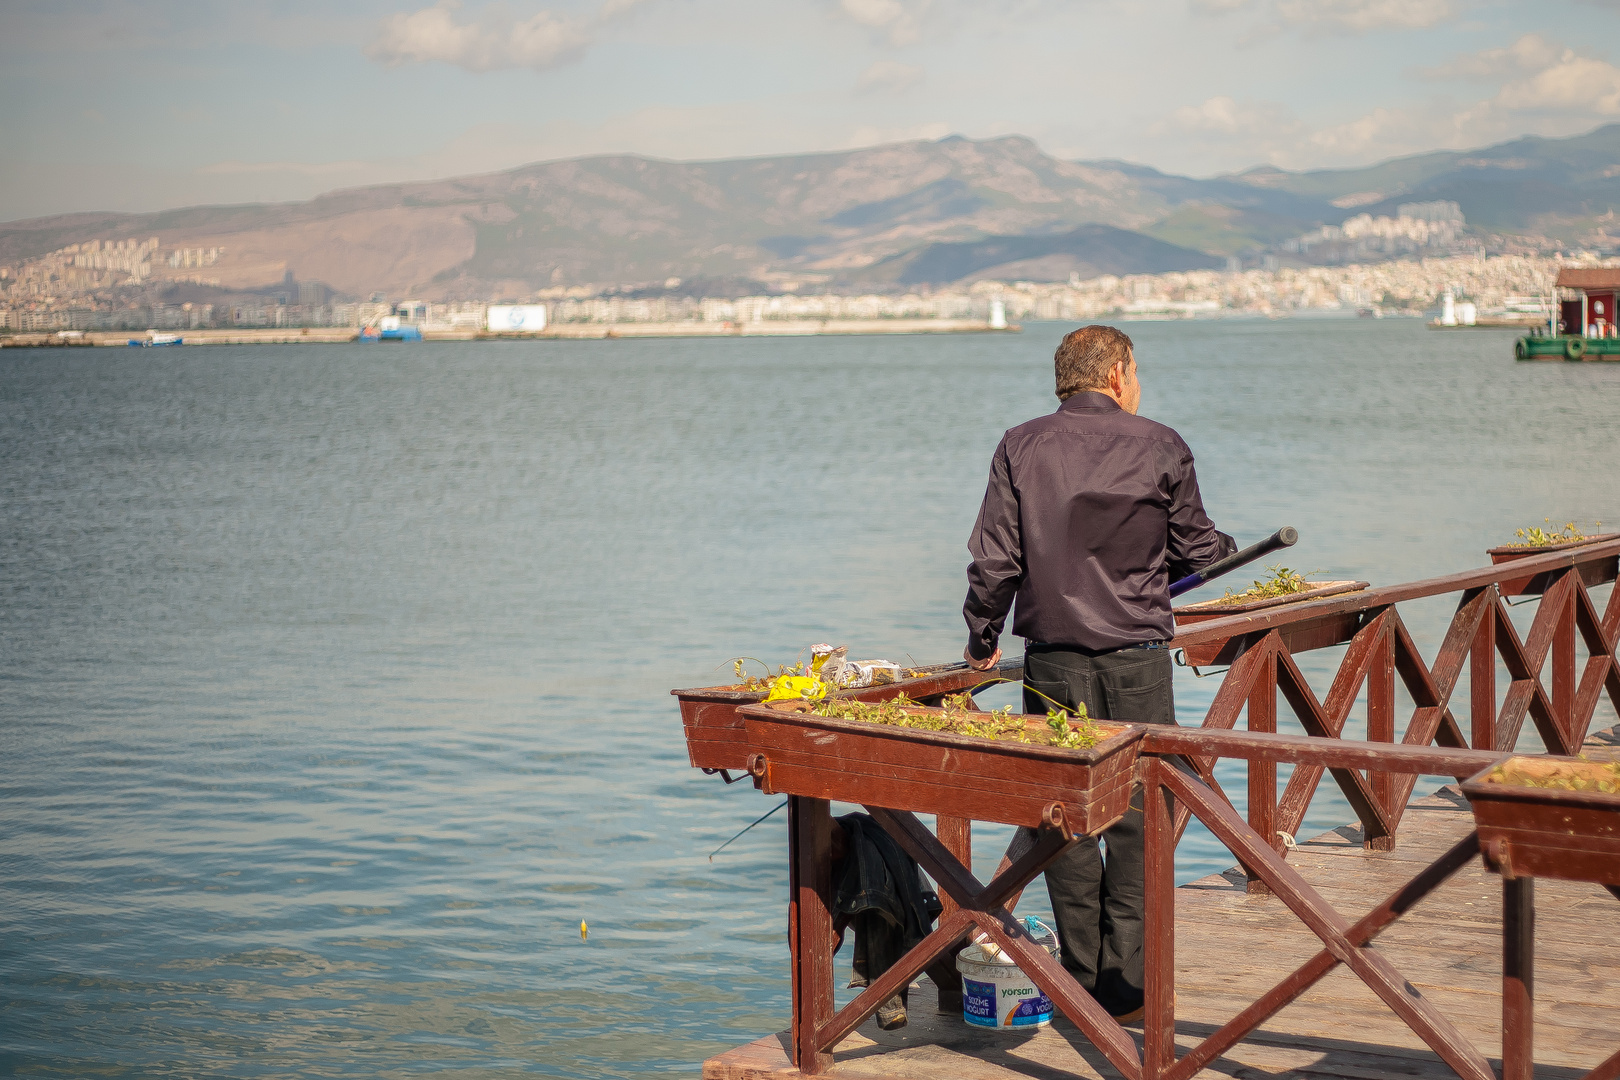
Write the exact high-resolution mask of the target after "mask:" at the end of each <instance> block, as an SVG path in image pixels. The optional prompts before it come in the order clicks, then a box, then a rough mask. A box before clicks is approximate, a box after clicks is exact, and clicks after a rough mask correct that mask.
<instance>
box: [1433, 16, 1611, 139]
mask: <svg viewBox="0 0 1620 1080" xmlns="http://www.w3.org/2000/svg"><path fill="white" fill-rule="evenodd" d="M1421 74H1422V75H1424V76H1425V77H1427V78H1430V79H1439V80H1448V79H1481V80H1489V81H1492V82H1497V83H1499V84H1500V85H1501V89H1500V90H1499V91H1498V92H1497V94H1496V96H1495V97H1493V98H1490V99H1489V100H1487V101H1482V102H1479V103H1478V104H1477V105H1475V106H1474V107H1473V109H1472V110H1470V112H1471V113H1472V114H1474V115H1480V116H1483V115H1486V114H1492V113H1514V112H1533V113H1553V114H1566V115H1573V116H1586V117H1592V118H1598V117H1608V116H1614V115H1616V114H1620V68H1616V67H1615V66H1614V65H1613V64H1611V63H1609V62H1608V61H1607V60H1602V59H1599V58H1598V57H1594V56H1588V55H1583V54H1581V53H1578V52H1576V51H1575V50H1574V49H1571V48H1569V47H1568V46H1565V45H1562V44H1560V43H1558V42H1556V41H1549V40H1548V39H1546V38H1544V37H1542V36H1541V35H1540V34H1525V35H1523V36H1522V37H1520V38H1518V39H1517V40H1516V41H1514V42H1513V44H1511V45H1509V46H1507V47H1506V48H1501V49H1485V50H1483V51H1482V52H1477V53H1471V54H1469V55H1467V56H1461V57H1458V58H1457V59H1455V60H1452V61H1450V62H1449V63H1446V64H1442V65H1440V66H1439V67H1437V68H1431V69H1429V70H1427V71H1424V72H1421Z"/></svg>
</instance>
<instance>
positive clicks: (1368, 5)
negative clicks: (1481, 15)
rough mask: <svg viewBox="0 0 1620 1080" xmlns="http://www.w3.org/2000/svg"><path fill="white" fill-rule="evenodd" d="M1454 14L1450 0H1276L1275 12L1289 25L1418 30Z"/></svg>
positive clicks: (1359, 29)
mask: <svg viewBox="0 0 1620 1080" xmlns="http://www.w3.org/2000/svg"><path fill="white" fill-rule="evenodd" d="M1456 14H1457V5H1456V3H1455V2H1454V0H1277V15H1278V17H1279V18H1280V19H1281V20H1282V22H1283V23H1284V24H1286V25H1289V26H1327V27H1337V28H1339V29H1343V30H1354V31H1366V30H1420V29H1423V28H1425V27H1429V26H1434V25H1436V24H1438V23H1442V22H1445V21H1446V20H1448V19H1450V18H1452V17H1454V16H1455V15H1456Z"/></svg>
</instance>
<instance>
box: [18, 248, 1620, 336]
mask: <svg viewBox="0 0 1620 1080" xmlns="http://www.w3.org/2000/svg"><path fill="white" fill-rule="evenodd" d="M79 247H80V250H79V251H73V252H65V253H53V256H52V262H53V264H54V265H55V266H57V267H58V268H59V273H58V276H57V277H55V278H52V279H49V280H47V279H46V278H45V276H43V275H42V273H41V271H40V269H39V263H38V262H36V263H31V264H28V265H26V266H24V267H22V268H0V330H6V331H13V332H38V331H63V330H65V331H76V330H137V329H156V330H183V329H198V328H208V327H250V328H265V327H269V328H286V327H362V326H368V325H374V324H377V323H378V322H379V321H380V320H382V319H384V318H390V317H392V318H402V319H403V320H404V321H405V322H407V323H411V324H414V325H419V326H421V327H422V328H423V329H424V330H429V331H431V330H435V329H440V330H450V329H462V330H470V329H482V328H485V327H487V326H488V325H489V323H488V318H487V313H488V309H489V307H490V306H491V305H493V304H501V303H513V302H517V303H525V304H529V305H536V304H539V305H544V306H545V308H546V315H547V321H548V322H549V323H551V324H610V325H611V324H617V323H730V324H747V323H759V322H770V321H773V320H818V321H819V320H841V319H845V320H855V319H860V320H872V319H985V318H988V317H989V313H990V310H991V306H992V303H993V302H995V301H1000V302H1001V305H1002V308H1003V310H1004V311H1005V314H1006V317H1007V318H1009V319H1014V320H1019V321H1029V320H1041V319H1056V320H1066V321H1078V320H1088V319H1100V318H1117V319H1186V318H1217V317H1235V316H1258V317H1265V318H1282V317H1287V316H1294V315H1310V314H1331V313H1336V312H1338V313H1361V314H1371V315H1378V316H1400V315H1406V316H1416V315H1421V314H1423V313H1424V312H1427V311H1432V310H1434V309H1436V308H1437V307H1438V306H1439V305H1440V302H1441V297H1442V296H1443V295H1444V294H1446V293H1447V292H1449V293H1450V294H1451V295H1452V296H1453V297H1455V298H1456V299H1457V300H1459V301H1467V302H1468V303H1471V304H1472V305H1473V307H1474V310H1476V311H1477V312H1478V313H1479V315H1480V316H1481V317H1485V318H1503V319H1509V320H1517V321H1524V322H1533V321H1536V320H1537V319H1541V318H1544V317H1545V316H1544V314H1543V312H1544V309H1543V307H1542V304H1543V302H1544V298H1546V297H1549V296H1550V295H1551V294H1552V288H1553V281H1554V279H1555V278H1556V277H1557V274H1558V271H1559V269H1560V268H1562V267H1566V266H1598V265H1601V264H1602V261H1603V260H1602V259H1601V258H1600V257H1599V256H1598V255H1597V254H1595V253H1589V252H1588V253H1575V254H1571V255H1563V256H1537V255H1494V256H1475V255H1452V256H1443V257H1429V258H1418V259H1398V260H1387V261H1380V262H1365V263H1349V264H1345V265H1337V266H1292V265H1287V264H1278V265H1271V266H1268V267H1261V268H1257V269H1248V270H1236V271H1232V270H1227V271H1217V270H1201V271H1188V272H1175V273H1165V274H1133V275H1124V276H1115V275H1104V276H1100V277H1094V278H1089V279H1081V278H1080V277H1079V276H1078V275H1074V276H1072V277H1071V278H1070V280H1069V281H1066V282H1030V281H997V280H981V281H976V282H973V283H972V284H969V285H955V286H943V287H937V288H932V289H916V290H912V291H907V292H903V293H876V292H873V293H865V294H857V295H843V294H834V293H816V292H779V293H774V294H763V293H762V294H758V295H747V296H741V297H713V296H704V295H691V294H690V293H686V292H683V291H682V290H681V282H680V281H679V280H678V279H673V280H672V281H669V282H665V283H663V285H664V286H665V287H664V288H662V289H660V290H657V292H658V294H657V295H651V296H649V295H646V293H647V292H648V291H650V290H645V289H639V290H630V289H618V288H601V287H594V286H574V287H569V288H561V287H556V288H550V289H543V290H540V291H539V292H538V293H536V294H534V295H532V296H526V297H504V298H491V299H488V300H475V299H467V300H458V301H432V302H429V301H421V300H416V299H413V298H409V297H401V298H391V297H386V296H384V295H382V294H373V295H371V296H370V297H368V298H366V299H365V300H352V299H343V298H340V297H333V296H331V295H329V292H328V290H326V289H325V287H324V286H322V285H321V284H320V283H319V282H296V281H294V282H289V283H288V284H287V285H286V286H285V287H284V288H283V289H277V290H270V291H268V292H267V293H266V294H264V295H253V296H246V297H235V298H232V299H231V300H230V302H228V303H201V302H191V301H179V302H165V301H164V300H162V299H148V298H146V297H144V296H136V297H132V298H127V299H121V300H110V299H106V298H98V297H96V296H94V295H93V293H92V288H94V287H97V286H100V284H101V283H104V282H105V281H107V280H108V278H109V276H112V275H123V276H124V284H125V286H126V288H128V287H132V286H134V285H137V284H139V283H140V282H141V281H143V280H145V278H146V277H148V276H149V275H150V274H151V272H152V271H151V267H152V264H153V262H154V261H163V262H167V263H168V264H169V265H170V266H177V265H178V266H182V267H186V268H189V267H196V266H199V265H202V266H206V261H205V260H206V259H207V257H208V254H209V253H208V252H206V251H196V250H193V251H186V250H182V249H177V251H176V252H173V253H166V252H164V251H162V250H161V246H160V245H159V244H158V242H157V240H156V239H155V238H154V239H152V240H148V241H143V242H141V243H139V244H132V245H126V246H119V245H115V244H96V243H95V242H92V243H91V244H88V245H80V246H79ZM43 261H44V260H41V261H40V262H43ZM199 276H200V275H199ZM52 290H54V291H52Z"/></svg>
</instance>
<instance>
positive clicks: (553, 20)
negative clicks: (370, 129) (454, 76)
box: [366, 0, 628, 71]
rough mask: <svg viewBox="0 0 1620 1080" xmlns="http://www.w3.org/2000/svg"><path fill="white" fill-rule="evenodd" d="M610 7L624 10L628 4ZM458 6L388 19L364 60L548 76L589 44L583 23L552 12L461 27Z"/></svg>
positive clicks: (443, 0)
mask: <svg viewBox="0 0 1620 1080" xmlns="http://www.w3.org/2000/svg"><path fill="white" fill-rule="evenodd" d="M611 6H615V7H616V8H618V9H620V10H622V9H624V8H626V7H627V6H628V5H626V4H624V3H622V2H621V3H619V4H617V5H611ZM458 7H460V4H459V3H457V2H456V0H440V3H437V4H435V5H434V6H432V7H428V8H423V9H421V10H420V11H413V12H411V13H410V14H396V15H390V16H389V17H388V18H386V19H384V20H383V23H382V26H381V27H380V28H379V31H378V34H377V38H376V40H375V41H373V42H372V43H371V46H370V47H369V48H368V49H367V50H366V55H367V56H369V57H371V58H372V59H373V60H380V61H382V62H383V63H385V64H406V63H422V62H426V61H430V60H438V61H442V62H443V63H446V64H453V65H455V66H456V67H459V68H465V69H466V70H468V71H497V70H500V69H502V68H533V69H534V70H536V71H544V70H546V69H547V68H553V67H558V66H560V65H562V64H566V63H569V62H570V61H573V60H577V59H579V58H580V57H581V56H583V55H584V53H585V49H586V48H587V47H588V46H589V45H590V43H591V42H590V35H589V34H588V32H587V31H586V28H585V26H584V25H583V24H581V23H580V22H579V21H577V20H574V19H568V18H564V17H562V16H559V15H555V14H553V13H552V12H550V11H541V12H539V13H538V14H536V15H534V16H532V17H531V18H528V19H523V20H519V19H518V18H517V17H516V16H510V17H508V18H507V19H505V20H499V19H489V20H486V21H484V22H481V23H458V22H456V19H455V11H456V9H457V8H458ZM615 13H617V12H615Z"/></svg>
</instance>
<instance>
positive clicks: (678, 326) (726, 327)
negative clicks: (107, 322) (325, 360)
mask: <svg viewBox="0 0 1620 1080" xmlns="http://www.w3.org/2000/svg"><path fill="white" fill-rule="evenodd" d="M1021 329H1022V327H1020V326H1019V325H1018V324H1016V323H1009V324H1008V325H1007V326H1005V327H992V326H991V325H990V324H989V323H988V322H985V321H982V320H979V319H780V320H770V321H766V322H753V323H699V322H690V323H684V322H683V323H559V324H556V325H554V326H549V327H547V328H546V329H544V330H540V331H536V332H518V333H506V332H501V333H495V332H491V331H488V330H463V329H454V330H452V329H445V330H424V331H423V332H422V340H423V341H592V340H608V339H616V338H693V337H824V336H855V335H870V334H1007V333H1014V334H1015V333H1018V332H1019V331H1020V330H1021ZM167 332H168V333H173V334H175V335H177V336H178V337H180V338H181V341H182V344H183V345H339V344H344V343H347V342H355V341H358V340H359V338H360V330H359V328H358V327H352V326H309V327H282V328H275V329H269V328H258V327H253V328H248V327H239V328H234V329H196V330H174V331H167ZM147 333H148V331H145V330H69V331H55V330H46V331H37V332H31V333H19V334H8V335H5V336H3V337H0V348H5V349H24V348H48V349H60V348H124V349H127V348H132V347H135V346H131V345H130V342H131V341H132V340H133V341H139V340H140V339H141V338H142V337H143V336H144V335H146V334H147ZM377 344H380V345H397V344H416V342H394V341H383V342H377ZM150 347H152V348H167V347H168V346H150Z"/></svg>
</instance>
